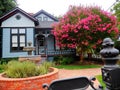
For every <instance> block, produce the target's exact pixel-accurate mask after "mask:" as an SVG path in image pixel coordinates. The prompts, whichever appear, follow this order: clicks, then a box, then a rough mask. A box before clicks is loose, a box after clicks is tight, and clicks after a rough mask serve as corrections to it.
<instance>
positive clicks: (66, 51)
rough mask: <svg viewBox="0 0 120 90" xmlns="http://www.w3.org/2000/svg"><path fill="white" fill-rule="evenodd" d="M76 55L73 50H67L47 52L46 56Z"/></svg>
mask: <svg viewBox="0 0 120 90" xmlns="http://www.w3.org/2000/svg"><path fill="white" fill-rule="evenodd" d="M71 54H76V51H75V49H67V50H48V51H47V52H46V55H48V56H53V55H71Z"/></svg>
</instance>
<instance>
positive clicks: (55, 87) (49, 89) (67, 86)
mask: <svg viewBox="0 0 120 90" xmlns="http://www.w3.org/2000/svg"><path fill="white" fill-rule="evenodd" d="M94 80H95V78H92V79H88V78H87V77H75V78H68V79H61V80H55V81H53V82H52V83H51V84H50V85H49V86H48V85H47V84H43V88H44V90H102V87H99V88H98V89H96V88H95V87H94V86H93V82H92V81H94ZM89 86H90V87H89ZM88 88H91V89H88Z"/></svg>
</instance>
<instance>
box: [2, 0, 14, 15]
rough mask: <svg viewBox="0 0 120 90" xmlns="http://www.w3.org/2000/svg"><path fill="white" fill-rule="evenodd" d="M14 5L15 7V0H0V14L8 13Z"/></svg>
mask: <svg viewBox="0 0 120 90" xmlns="http://www.w3.org/2000/svg"><path fill="white" fill-rule="evenodd" d="M14 7H16V2H15V0H0V16H2V15H4V14H6V13H8V12H9V11H10V10H12V9H13V8H14Z"/></svg>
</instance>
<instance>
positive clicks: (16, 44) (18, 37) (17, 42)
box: [11, 28, 26, 51]
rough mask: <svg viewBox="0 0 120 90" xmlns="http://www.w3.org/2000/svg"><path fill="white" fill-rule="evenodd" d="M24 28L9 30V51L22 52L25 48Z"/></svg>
mask: <svg viewBox="0 0 120 90" xmlns="http://www.w3.org/2000/svg"><path fill="white" fill-rule="evenodd" d="M25 39H26V33H25V28H12V29H11V51H22V50H23V47H25V46H26V40H25Z"/></svg>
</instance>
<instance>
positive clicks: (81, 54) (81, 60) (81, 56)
mask: <svg viewBox="0 0 120 90" xmlns="http://www.w3.org/2000/svg"><path fill="white" fill-rule="evenodd" d="M79 56H80V62H83V53H82V52H81V53H80V54H79Z"/></svg>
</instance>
